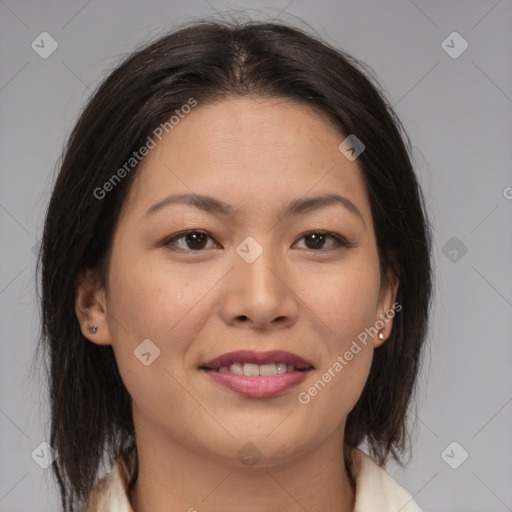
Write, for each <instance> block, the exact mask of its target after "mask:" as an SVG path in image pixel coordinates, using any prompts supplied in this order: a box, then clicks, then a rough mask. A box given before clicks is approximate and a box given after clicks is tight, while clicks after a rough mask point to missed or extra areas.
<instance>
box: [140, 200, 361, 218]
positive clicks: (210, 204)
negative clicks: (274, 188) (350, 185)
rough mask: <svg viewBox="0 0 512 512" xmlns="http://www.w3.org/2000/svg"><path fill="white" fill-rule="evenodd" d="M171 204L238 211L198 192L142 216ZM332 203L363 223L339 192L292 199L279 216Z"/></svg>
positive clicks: (221, 211)
mask: <svg viewBox="0 0 512 512" xmlns="http://www.w3.org/2000/svg"><path fill="white" fill-rule="evenodd" d="M171 204H185V205H188V206H193V207H194V208H197V209H199V210H202V211H204V212H207V213H212V214H217V215H224V216H233V215H234V214H235V213H236V212H237V211H238V210H237V209H235V208H233V206H231V205H229V204H227V203H225V202H223V201H220V200H219V199H215V198H214V197H211V196H206V195H200V194H171V195H170V196H167V197H166V198H165V199H162V200H161V201H159V202H158V203H155V204H154V205H153V206H151V208H149V210H148V211H147V212H146V213H145V214H144V215H143V218H147V217H149V216H151V215H153V214H155V213H156V212H157V211H159V210H161V209H162V208H164V207H165V206H168V205H171ZM332 205H341V206H343V207H344V208H345V209H346V210H348V211H349V212H351V213H352V214H354V215H356V216H357V217H359V219H360V220H361V221H362V222H363V225H364V224H365V222H364V218H363V215H362V213H361V211H360V210H359V209H358V208H357V206H356V205H355V204H354V203H353V202H352V201H350V200H349V199H347V198H346V197H343V196H340V195H339V194H324V195H321V196H314V197H305V198H301V199H294V200H293V201H291V202H290V203H289V204H288V205H287V206H286V207H285V208H284V209H283V211H282V214H281V215H280V217H288V216H292V215H304V214H306V213H309V212H311V211H313V210H318V209H320V208H325V207H327V206H332Z"/></svg>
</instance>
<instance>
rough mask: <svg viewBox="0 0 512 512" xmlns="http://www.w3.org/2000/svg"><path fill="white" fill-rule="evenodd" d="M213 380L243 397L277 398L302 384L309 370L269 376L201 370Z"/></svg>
mask: <svg viewBox="0 0 512 512" xmlns="http://www.w3.org/2000/svg"><path fill="white" fill-rule="evenodd" d="M203 371H204V372H205V373H207V374H208V375H209V376H210V377H211V378H212V379H213V380H215V381H216V382H218V383H219V384H222V385H223V386H226V387H227V388H228V389H231V391H234V392H235V393H238V394H239V395H243V396H250V397H253V398H267V397H272V396H277V395H279V394H281V393H283V392H284V391H286V390H288V389H290V388H292V387H294V386H296V385H297V384H299V383H300V382H302V381H303V380H304V379H305V378H306V375H307V374H308V373H309V370H305V371H302V372H299V371H294V372H290V373H282V374H280V375H271V376H257V375H254V376H249V377H248V376H246V375H237V374H235V373H231V372H218V371H215V370H203Z"/></svg>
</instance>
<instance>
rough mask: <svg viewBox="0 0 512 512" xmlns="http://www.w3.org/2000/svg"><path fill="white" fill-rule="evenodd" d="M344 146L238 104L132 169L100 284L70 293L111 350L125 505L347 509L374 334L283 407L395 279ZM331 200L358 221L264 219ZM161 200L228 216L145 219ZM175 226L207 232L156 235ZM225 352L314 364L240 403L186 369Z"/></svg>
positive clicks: (232, 102) (174, 209)
mask: <svg viewBox="0 0 512 512" xmlns="http://www.w3.org/2000/svg"><path fill="white" fill-rule="evenodd" d="M344 138H345V136H344V135H342V134H341V133H340V131H339V130H338V129H337V128H336V127H335V126H334V125H333V124H332V123H331V122H330V121H329V119H328V118H327V117H326V116H324V115H323V114H322V113H320V112H318V111H316V110H315V109H313V108H312V107H310V106H307V105H304V104H300V103H296V102H293V101H290V100H286V99H278V98H273V99H269V98H265V99H262V98H255V97H251V98H247V97H245V98H240V97H237V98H230V99H224V100H222V101H220V102H216V103H209V104H204V105H201V104H199V105H198V106H197V107H196V108H194V109H193V110H192V112H191V113H190V114H188V115H187V116H186V117H185V118H184V119H182V120H181V121H180V123H179V124H178V125H177V126H175V127H174V129H173V130H172V131H171V132H170V133H169V134H167V135H165V137H164V138H163V139H162V141H161V142H159V143H158V144H157V146H156V148H154V149H153V150H151V151H150V153H149V154H148V156H147V157H146V158H145V159H144V161H143V163H142V164H141V165H142V166H141V168H140V169H139V171H138V174H137V176H136V179H135V181H134V183H133V187H132V188H131V189H130V192H129V194H128V196H127V197H126V199H125V201H124V203H123V207H122V211H121V214H120V218H119V221H118V224H117V227H116V230H115V233H114V243H113V250H112V253H111V257H110V261H109V267H108V285H107V289H102V288H101V286H100V285H99V284H98V280H97V278H96V276H95V275H94V273H92V272H89V273H86V274H84V275H83V276H82V278H81V279H80V281H79V284H78V287H77V298H76V313H77V316H78V319H79V321H80V323H81V325H82V329H83V334H84V336H86V337H87V338H88V339H89V340H90V341H91V342H93V343H97V344H99V345H109V344H110V345H112V347H113V349H114V352H115V357H116V360H117V364H118V366H119V369H120V372H121V375H122V377H123V381H124V383H125V385H126V388H127V389H128V391H129V393H130V395H131V397H132V403H133V418H134V424H135V429H136V439H137V447H138V453H139V464H140V466H139V476H138V479H137V481H136V483H135V485H134V486H133V488H131V489H130V491H129V499H130V502H131V504H132V507H133V510H134V512H149V511H151V512H170V511H171V512H172V511H185V510H194V509H196V510H198V511H199V512H200V511H215V512H217V511H218V512H220V511H222V512H234V511H235V510H239V509H240V504H243V509H244V510H246V511H248V512H256V511H258V512H261V511H278V510H279V511H283V510H284V511H286V512H296V511H297V512H298V511H301V512H303V510H304V509H305V510H308V511H309V512H316V511H325V510H329V511H342V512H348V511H352V510H353V508H354V496H355V494H354V487H353V482H352V481H351V477H350V473H349V471H348V470H347V467H346V464H345V462H344V457H346V456H347V455H348V450H347V448H346V447H345V450H343V448H342V447H343V436H344V428H345V421H346V417H347V414H348V413H349V412H350V410H351V409H352V408H353V407H354V405H355V404H356V402H357V400H358V398H359V396H360V394H361V392H362V389H363V387H364V384H365V382H366V380H367V378H368V373H369V369H370V365H371V360H372V356H373V351H374V349H375V348H377V347H378V346H380V345H381V344H382V343H384V341H383V340H380V339H379V338H378V337H377V336H375V337H374V338H369V342H368V343H367V345H366V346H364V345H361V347H362V350H361V351H360V352H359V353H358V354H357V355H355V356H354V358H353V359H352V360H351V361H350V362H349V363H348V364H347V365H346V366H345V367H344V368H343V370H342V371H341V372H339V373H338V374H336V377H335V378H332V380H331V381H330V382H329V383H328V384H327V385H326V386H325V387H324V389H322V390H321V392H319V393H318V394H317V396H315V397H314V398H312V399H311V401H310V402H309V403H308V404H307V405H303V404H301V403H299V401H298V399H297V396H298V394H299V392H301V391H307V390H308V388H309V387H311V386H312V384H313V383H314V382H316V381H317V380H318V379H319V378H321V376H322V374H324V373H325V372H326V371H327V369H328V368H329V367H332V365H333V364H334V362H335V361H336V358H337V357H338V356H339V355H342V354H344V353H345V352H346V351H347V350H348V349H349V348H350V345H351V343H352V341H353V340H355V339H356V338H357V335H358V334H359V333H361V332H362V331H363V330H364V329H365V328H367V327H370V326H373V325H374V324H375V322H376V321H377V320H379V319H380V318H381V317H382V315H384V314H385V312H386V311H389V310H390V309H391V308H392V305H393V303H394V302H395V297H396V291H397V287H398V282H397V280H396V278H394V277H393V276H392V275H391V274H389V275H388V276H387V277H388V278H389V279H384V278H385V277H386V276H383V275H381V274H380V270H379V259H378V254H377V246H376V241H375V234H374V228H373V223H372V217H371V211H370V203H369V199H368V194H367V190H366V187H365V184H364V181H363V178H362V173H361V169H360V167H359V165H358V163H357V160H356V161H353V162H352V161H349V160H348V159H347V158H345V156H344V155H343V154H342V153H341V152H340V151H339V150H338V145H339V144H340V142H341V141H342V140H343V139H344ZM333 192H335V193H338V194H340V195H342V196H344V197H346V198H348V199H349V200H350V201H351V202H352V203H353V204H354V205H355V206H356V207H357V209H359V211H360V213H361V216H362V219H361V218H359V217H358V216H357V215H355V214H354V213H352V212H350V211H349V210H348V209H346V208H345V207H343V206H342V205H339V204H337V205H330V206H326V207H322V208H319V209H316V210H313V211H310V212H308V213H307V214H303V215H294V216H290V217H287V218H282V217H281V216H280V213H279V212H280V211H281V209H282V208H284V206H285V205H287V204H288V203H289V202H290V201H292V200H294V199H300V198H303V197H311V196H316V195H321V194H330V193H333ZM171 193H196V194H205V195H209V196H212V197H215V198H217V199H219V200H222V201H224V202H227V203H229V204H230V205H232V206H233V208H236V209H237V211H236V214H235V215H234V216H232V217H230V216H222V215H220V214H212V213H207V212H203V211H201V210H199V209H196V208H194V207H193V206H190V205H178V204H173V205H168V206H166V207H163V208H161V209H160V210H158V211H157V212H155V213H154V214H152V215H147V216H146V217H145V216H144V214H145V212H146V211H147V210H148V209H149V208H150V207H151V206H152V205H154V204H155V203H157V202H159V201H161V200H162V199H164V198H165V197H167V196H168V195H169V194H171ZM105 200H108V197H107V199H105ZM189 229H190V230H192V229H200V230H204V231H207V232H208V234H209V235H210V236H211V238H210V237H207V238H205V239H204V240H202V241H201V240H200V241H199V243H197V242H196V245H194V242H193V241H192V242H190V239H189V243H188V245H187V240H186V238H183V237H182V238H181V239H180V240H178V241H174V246H172V245H171V246H165V245H164V242H165V240H166V239H169V237H171V235H174V234H176V233H179V232H181V231H184V230H189ZM313 230H325V231H329V232H332V233H334V234H337V235H339V236H342V237H344V238H346V239H347V240H348V241H350V242H352V243H354V247H351V248H347V247H342V246H341V247H338V246H337V245H336V242H335V239H331V238H329V237H327V238H326V239H325V242H324V243H323V245H322V244H320V247H319V248H316V249H315V248H314V246H313V244H312V243H311V237H309V236H304V235H305V234H307V232H309V231H313ZM247 236H251V237H253V238H254V239H255V240H256V241H257V242H258V243H259V244H260V246H261V247H262V248H263V252H262V254H261V255H260V256H259V257H258V258H257V259H256V260H255V261H254V262H252V263H250V264H249V263H247V262H246V261H244V260H243V259H242V258H241V257H240V256H239V255H238V254H237V252H236V250H235V249H236V247H237V246H238V245H239V244H240V243H241V242H242V241H243V240H244V239H245V238H246V237H247ZM308 240H309V244H308ZM198 246H200V247H204V248H202V249H200V250H197V249H196V250H194V248H195V247H198ZM172 247H174V248H175V249H176V250H172ZM311 247H313V248H311ZM180 249H181V252H180V251H179V250H180ZM88 323H90V324H93V325H96V326H98V331H97V332H96V333H95V334H91V333H90V332H89V331H88V330H87V324H88ZM391 327H392V321H389V322H387V323H386V325H385V327H384V328H383V329H382V332H383V333H384V336H385V339H386V338H387V337H388V336H389V333H390V331H391ZM148 338H149V339H150V340H152V342H153V343H154V344H155V345H156V346H158V348H159V349H160V356H159V357H158V358H156V359H155V360H154V362H152V363H151V364H150V365H149V366H145V365H143V364H142V363H141V362H140V360H139V359H138V358H137V357H135V356H134V353H133V352H134V350H135V349H136V348H137V346H138V345H139V344H140V343H141V342H142V340H145V339H148ZM239 349H253V350H257V351H265V350H272V349H282V350H287V351H290V352H293V353H296V354H298V355H300V356H301V357H303V358H305V359H306V360H309V361H310V362H311V363H312V365H313V366H314V370H312V371H311V372H310V373H309V374H308V376H307V378H306V380H305V381H304V382H302V383H301V384H299V385H298V386H296V387H294V388H292V389H289V390H287V391H286V392H284V393H283V394H282V395H280V396H277V397H273V398H263V399H261V398H259V399H257V398H248V397H244V396H241V395H238V394H236V393H234V392H232V391H230V390H229V389H227V388H224V387H223V386H221V385H219V384H217V383H216V382H215V381H213V379H211V377H209V376H208V375H206V374H205V373H204V372H202V371H200V370H199V369H198V367H199V365H200V364H201V363H202V362H204V361H207V360H209V359H212V358H214V357H217V356H219V355H221V354H223V353H225V352H230V351H233V350H239ZM248 442H250V443H252V445H254V446H255V447H256V448H257V450H258V451H259V453H260V455H261V459H260V460H259V461H258V462H257V463H256V464H254V465H250V466H249V465H247V464H246V463H244V462H243V461H242V460H240V459H239V458H238V457H237V452H238V451H239V450H240V449H241V448H242V447H243V446H244V445H246V443H248ZM253 449H254V448H253Z"/></svg>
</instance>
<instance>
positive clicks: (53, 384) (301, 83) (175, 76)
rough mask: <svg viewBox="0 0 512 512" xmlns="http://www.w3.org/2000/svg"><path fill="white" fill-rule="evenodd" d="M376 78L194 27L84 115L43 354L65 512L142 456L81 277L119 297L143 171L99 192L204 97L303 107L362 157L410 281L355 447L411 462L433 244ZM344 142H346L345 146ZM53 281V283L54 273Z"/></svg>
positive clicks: (118, 73)
mask: <svg viewBox="0 0 512 512" xmlns="http://www.w3.org/2000/svg"><path fill="white" fill-rule="evenodd" d="M370 75H371V72H370V71H368V69H367V68H366V67H365V66H364V65H362V64H361V63H360V62H358V61H357V60H356V59H354V58H353V57H351V56H349V55H347V54H346V53H345V52H343V51H342V50H339V49H336V48H334V47H332V46H330V45H329V44H326V43H324V42H322V41H320V40H319V39H317V38H316V37H315V36H311V35H309V34H307V33H306V32H305V31H303V30H299V29H297V28H294V27H292V26H289V25H284V24H281V23H272V22H255V21H250V20H249V21H244V22H240V21H236V20H233V21H230V22H227V21H222V22H221V21H214V20H202V21H199V22H194V23H188V24H187V25H186V26H182V27H180V28H179V30H176V31H174V32H172V33H170V34H167V35H165V36H164V37H160V38H159V39H158V40H157V41H156V42H153V43H151V44H149V45H147V46H146V47H144V48H142V49H141V50H138V51H136V52H134V53H133V54H131V55H129V56H128V57H127V58H126V59H125V60H124V61H123V62H122V63H121V64H120V65H119V66H118V67H117V68H116V69H115V70H114V71H113V72H112V73H111V74H110V75H109V76H108V77H107V78H106V80H105V81H104V82H103V83H102V84H101V85H100V86H99V88H98V89H97V91H96V92H95V93H94V95H93V97H92V99H91V100H90V101H89V102H88V104H87V106H86V108H85V109H84V111H83V112H82V114H81V115H80V118H79V120H78V122H77V124H76V126H75V128H74V129H73V131H72V133H71V135H70V138H69V141H68V144H67V147H66V148H65V151H64V153H63V157H62V159H61V162H59V164H60V171H59V174H58V176H57V179H56V182H55V185H54V189H53V194H52V196H51V200H50V202H49V206H48V210H47V215H46V222H45V226H44V234H43V238H42V246H41V252H40V256H39V259H38V267H37V269H38V275H39V272H41V314H42V326H41V342H40V347H42V348H43V349H44V353H45V354H46V356H47V358H48V361H47V364H48V365H49V368H47V372H48V380H49V391H50V402H51V432H50V436H49V442H50V444H51V446H52V447H53V448H54V449H55V450H56V452H57V454H58V458H57V459H56V461H55V462H54V463H53V465H52V469H53V472H54V475H55V477H56V479H57V482H58V484H59V490H60V493H61V498H62V505H63V509H64V510H65V511H68V510H69V511H75V510H78V508H77V507H80V506H83V503H85V502H86V501H87V498H88V495H89V492H90V489H91V486H92V484H93V483H94V481H95V479H96V477H97V475H98V472H99V469H100V467H101V465H102V463H104V462H105V455H106V463H107V465H108V464H111V463H112V462H113V460H114V458H116V457H117V456H119V455H120V454H122V453H124V452H126V451H127V450H129V449H130V448H135V447H136V444H135V434H134V425H133V420H132V410H131V399H130V396H129V394H128V391H127V390H126V388H125V386H124V384H123V381H122V379H121V377H120V374H119V371H118V367H117V364H116V361H115V358H114V353H113V350H112V347H111V346H99V345H96V344H94V343H91V342H90V341H88V340H87V339H86V338H85V337H84V336H83V335H82V333H81V330H80V325H79V322H78V320H77V317H76V314H75V290H76V283H77V278H78V276H79V275H80V274H81V272H83V271H84V270H85V269H88V268H90V269H97V270H98V271H99V273H100V276H101V279H102V282H103V284H106V269H107V268H108V258H109V250H110V247H111V241H112V236H113V233H114V230H115V227H116V222H117V219H118V214H119V211H120V207H121V205H122V202H123V200H124V198H125V197H126V194H127V191H128V190H129V187H130V184H131V183H132V182H133V179H134V177H135V175H136V172H137V167H134V169H133V170H132V171H131V172H130V173H128V174H127V175H126V176H125V177H124V178H123V179H122V180H120V181H119V183H116V185H115V187H113V189H112V190H111V191H109V193H108V194H107V195H106V197H104V198H102V199H98V198H97V194H95V193H94V191H95V190H97V189H98V187H102V186H103V185H104V184H105V183H106V182H107V181H108V180H109V179H110V178H111V177H112V175H113V174H114V173H115V172H116V171H117V170H118V169H119V168H121V167H122V166H123V165H124V164H125V163H126V162H127V161H128V160H129V158H130V157H131V156H132V153H133V152H134V151H136V150H137V149H139V148H140V147H142V146H143V145H144V144H145V143H146V141H147V138H148V136H150V135H151V134H152V132H153V130H155V128H156V127H158V126H159V125H160V124H161V123H163V122H165V121H167V120H168V119H169V117H170V116H171V115H172V114H173V113H174V112H175V111H176V110H177V109H180V107H181V106H182V105H184V104H186V103H187V102H188V101H189V99H190V98H191V97H193V98H194V99H195V100H196V101H197V102H198V104H199V105H201V104H206V103H207V102H209V101H216V100H219V99H223V98H228V97H230V96H237V95H238V96H239V95H255V96H259V97H282V98H288V99H291V100H295V101H299V102H302V103H304V104H308V105H311V106H313V107H315V108H316V109H317V110H318V111H320V112H323V113H326V114H327V115H328V117H329V118H330V119H331V120H332V121H333V122H334V123H335V125H336V126H338V127H339V130H340V132H341V134H344V135H345V136H346V135H348V134H355V135H356V136H357V137H358V138H359V139H360V140H361V141H362V142H363V143H364V145H365V151H364V152H363V153H362V154H361V155H360V156H359V158H358V163H359V165H360V167H361V169H362V172H363V175H364V180H365V184H366V187H367V190H368V193H369V198H370V204H371V211H372V217H373V222H374V226H375V236H376V241H377V246H378V253H379V259H380V266H381V272H382V273H383V276H385V274H384V273H385V271H387V270H388V269H392V270H393V271H394V272H395V273H396V274H397V275H398V276H399V279H400V285H399V288H398V294H397V298H396V300H397V302H398V303H399V304H400V305H401V306H402V307H403V309H402V311H401V312H400V313H399V314H397V315H396V317H395V318H394V325H393V329H392V332H391V335H390V337H389V339H388V340H387V341H386V342H385V343H384V344H383V345H382V346H381V347H379V348H378V349H376V351H375V353H374V358H373V363H372V367H371V370H370V375H369V378H368V381H367V383H366V386H365V388H364V390H363V393H362V395H361V397H360V399H359V401H358V402H357V404H356V406H355V407H354V409H353V410H352V411H351V412H350V414H349V416H348V418H347V423H346V430H345V442H346V443H347V445H349V446H351V447H356V446H358V445H360V444H361V443H363V442H367V443H368V446H369V449H370V451H371V453H372V455H373V456H374V457H375V458H376V459H377V460H378V462H379V463H380V464H383V463H384V462H385V461H386V460H387V459H388V458H389V457H393V458H394V459H396V460H397V461H398V462H401V461H400V455H399V454H400V453H404V451H405V448H406V445H407V440H408V429H407V424H406V419H407V417H408V410H409V405H410V403H411V397H412V396H413V393H414V390H415V383H416V378H417V374H418V370H419V364H420V354H421V352H422V346H423V343H424V340H425V338H426V334H427V326H428V316H429V311H430V302H431V288H432V284H431V283H432V269H431V256H430V252H431V250H430V247H431V241H430V240H431V233H430V227H429V223H428V219H427V215H426V212H425V206H424V201H423V197H422V194H421V190H420V187H419V184H418V182H417V179H416V177H415V174H414V170H413V165H412V151H411V145H410V141H409V139H408V137H407V135H406V134H405V132H404V129H403V127H402V125H401V123H400V121H399V119H398V118H397V117H396V114H395V113H394V111H393V109H392V108H391V106H390V105H389V104H388V102H387V101H386V99H385V96H384V94H383V92H382V90H381V89H380V87H379V86H378V84H377V81H376V80H375V79H374V78H372V77H371V76H370ZM341 140H342V139H341V138H340V142H341ZM40 268H41V270H40Z"/></svg>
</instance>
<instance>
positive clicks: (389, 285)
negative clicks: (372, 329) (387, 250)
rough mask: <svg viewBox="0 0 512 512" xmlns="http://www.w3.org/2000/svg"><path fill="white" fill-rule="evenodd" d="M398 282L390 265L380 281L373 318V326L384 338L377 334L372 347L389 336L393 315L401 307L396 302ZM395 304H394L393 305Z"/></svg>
mask: <svg viewBox="0 0 512 512" xmlns="http://www.w3.org/2000/svg"><path fill="white" fill-rule="evenodd" d="M399 284H400V281H399V279H398V276H397V274H396V273H395V272H394V271H393V268H392V266H390V268H389V269H388V272H387V274H386V276H385V278H384V279H382V281H381V288H380V295H379V304H378V307H377V317H376V319H375V326H376V328H377V329H378V331H379V333H380V332H382V334H383V335H384V338H383V339H380V338H379V336H378V334H377V335H376V336H375V337H374V341H373V346H374V348H378V347H380V346H381V345H382V344H383V343H384V342H385V341H386V340H387V339H388V338H389V335H390V334H391V329H392V327H393V317H394V316H395V313H396V312H397V311H400V310H401V309H402V306H401V305H400V304H396V294H397V292H398V286H399ZM395 304H396V306H394V305H395Z"/></svg>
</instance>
